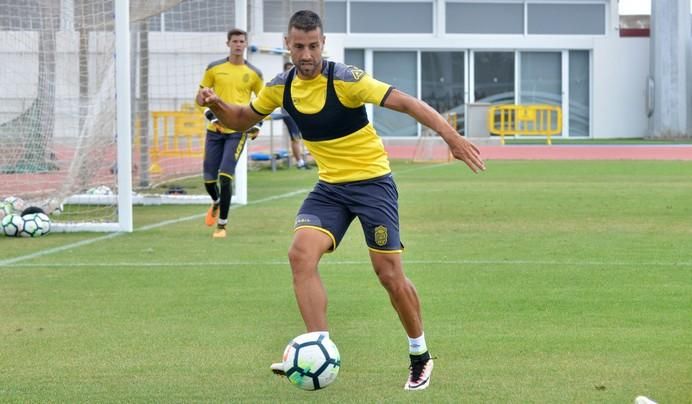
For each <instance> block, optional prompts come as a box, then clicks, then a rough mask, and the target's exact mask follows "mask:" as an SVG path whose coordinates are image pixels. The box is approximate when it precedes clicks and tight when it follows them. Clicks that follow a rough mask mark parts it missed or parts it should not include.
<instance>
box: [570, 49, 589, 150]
mask: <svg viewBox="0 0 692 404" xmlns="http://www.w3.org/2000/svg"><path fill="white" fill-rule="evenodd" d="M589 87H590V80H589V51H570V52H569V136H570V137H572V136H589V127H590V124H589V122H590V113H589V108H590V102H589V98H590V97H589V95H590V89H589Z"/></svg>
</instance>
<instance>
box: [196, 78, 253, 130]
mask: <svg viewBox="0 0 692 404" xmlns="http://www.w3.org/2000/svg"><path fill="white" fill-rule="evenodd" d="M196 101H197V104H199V105H201V106H204V107H207V108H209V109H211V110H212V111H213V112H214V115H216V118H217V119H218V120H219V121H220V122H221V123H222V124H223V125H224V126H225V127H227V128H233V129H236V130H239V131H246V130H248V129H250V128H252V127H253V126H254V125H255V124H256V123H257V122H259V121H261V120H262V119H263V118H264V117H263V116H262V115H259V114H258V113H256V112H255V111H253V110H252V108H250V106H249V105H235V104H227V103H225V102H223V100H221V98H219V96H218V95H216V93H215V92H214V90H212V89H211V88H202V89H200V90H199V92H198V93H197V99H196Z"/></svg>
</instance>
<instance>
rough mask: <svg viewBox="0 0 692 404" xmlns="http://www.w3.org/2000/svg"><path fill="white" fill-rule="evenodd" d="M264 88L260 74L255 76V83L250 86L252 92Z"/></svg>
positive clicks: (257, 92)
mask: <svg viewBox="0 0 692 404" xmlns="http://www.w3.org/2000/svg"><path fill="white" fill-rule="evenodd" d="M263 88H264V81H262V77H261V76H257V79H256V80H255V85H254V86H253V88H252V92H253V93H255V95H257V94H259V93H260V91H262V89H263Z"/></svg>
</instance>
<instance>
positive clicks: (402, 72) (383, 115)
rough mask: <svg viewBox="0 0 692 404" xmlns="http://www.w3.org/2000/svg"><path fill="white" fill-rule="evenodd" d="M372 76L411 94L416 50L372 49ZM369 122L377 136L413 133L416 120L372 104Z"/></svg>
mask: <svg viewBox="0 0 692 404" xmlns="http://www.w3.org/2000/svg"><path fill="white" fill-rule="evenodd" d="M373 64H374V69H373V76H374V77H375V78H376V79H378V80H381V81H384V82H386V83H389V84H391V85H393V86H394V87H396V88H397V89H399V90H401V91H404V92H406V93H408V94H411V95H413V96H416V95H417V93H418V92H417V90H416V87H417V86H416V84H417V76H418V68H417V66H418V62H417V52H383V51H377V52H373ZM373 122H374V125H375V129H377V133H379V135H380V136H417V135H418V124H417V123H416V120H415V119H413V118H411V117H410V116H408V115H406V114H402V113H400V112H396V111H392V110H389V109H386V108H383V107H379V106H374V107H373Z"/></svg>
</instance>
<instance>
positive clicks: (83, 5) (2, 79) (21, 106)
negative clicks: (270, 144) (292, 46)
mask: <svg viewBox="0 0 692 404" xmlns="http://www.w3.org/2000/svg"><path fill="white" fill-rule="evenodd" d="M234 3H236V4H235V8H234V7H229V5H230V4H229V3H228V2H222V1H205V2H192V1H188V0H157V1H155V2H152V1H148V0H63V1H55V0H26V1H23V2H17V3H16V4H15V5H13V6H11V7H0V57H2V58H3V59H4V60H5V62H6V63H4V66H6V69H5V70H4V72H3V75H2V76H0V87H1V88H3V91H2V92H0V145H1V149H2V153H0V201H2V200H3V199H4V198H6V197H10V196H14V197H19V198H20V199H22V200H24V204H25V205H27V206H28V205H31V206H39V207H41V208H43V209H44V210H45V211H46V212H47V213H53V212H55V213H56V214H57V213H60V215H59V216H57V215H56V216H53V217H52V220H53V225H54V226H53V229H54V230H57V231H107V232H111V231H126V232H127V231H132V229H133V210H132V205H136V204H168V203H195V204H209V203H210V198H209V196H208V195H206V193H205V192H204V190H203V187H201V186H199V187H197V188H196V189H194V190H192V189H191V190H190V192H178V193H169V192H165V189H164V192H162V193H161V194H156V193H154V191H153V190H152V189H153V188H155V186H159V187H160V186H162V185H163V188H165V187H170V188H176V189H177V188H179V187H178V183H179V182H180V181H183V179H185V178H198V179H199V184H201V183H202V175H201V171H202V156H203V148H204V135H205V133H204V132H205V131H204V129H203V128H204V124H205V121H204V116H203V114H202V113H201V111H197V110H195V109H194V107H193V108H192V109H191V108H190V106H191V105H193V103H194V97H195V94H196V92H197V89H198V84H199V82H200V80H201V78H202V75H203V73H204V69H205V68H206V66H207V65H208V64H209V63H211V62H213V61H215V60H219V59H221V58H223V57H226V56H228V48H227V47H226V45H225V41H226V38H225V35H226V32H227V31H228V30H229V29H230V28H232V27H233V26H234V21H237V18H236V17H238V18H242V20H243V21H244V20H246V17H243V15H246V14H243V13H242V11H246V9H247V3H246V2H245V1H236V2H234ZM236 14H237V15H236ZM26 16H31V19H28V18H26ZM277 65H278V63H277ZM156 113H163V114H164V115H166V114H168V115H169V116H173V115H175V114H180V113H185V114H188V117H187V118H186V119H187V121H188V122H189V121H190V119H191V120H193V121H194V120H197V124H196V125H198V126H200V127H201V128H202V129H201V130H199V131H197V132H195V133H192V134H191V133H189V132H190V131H189V130H187V131H185V130H183V131H178V130H177V129H179V128H181V127H182V126H180V125H178V126H176V125H177V124H179V122H175V121H174V120H169V121H166V122H165V123H161V122H159V124H158V125H159V126H158V130H159V131H160V132H161V133H167V134H166V136H163V135H162V136H159V137H157V136H156V134H155V127H154V125H155V123H154V119H153V116H154V115H155V114H156ZM188 129H189V128H188ZM246 149H247V148H246ZM155 153H158V154H155ZM153 158H156V159H157V160H156V163H157V166H158V170H156V169H154V168H155V167H154V166H153V164H152V159H153ZM235 174H236V175H235V177H234V190H233V191H234V194H233V198H232V203H234V204H245V203H247V198H248V196H247V194H248V193H247V151H245V152H244V153H243V155H242V156H241V160H240V161H239V163H238V166H237V168H236V173H235ZM191 188H192V187H191ZM169 191H170V189H169Z"/></svg>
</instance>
